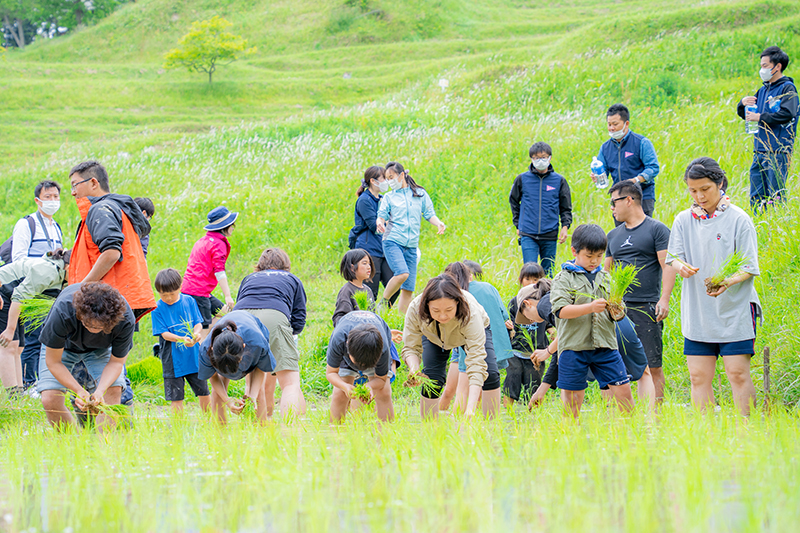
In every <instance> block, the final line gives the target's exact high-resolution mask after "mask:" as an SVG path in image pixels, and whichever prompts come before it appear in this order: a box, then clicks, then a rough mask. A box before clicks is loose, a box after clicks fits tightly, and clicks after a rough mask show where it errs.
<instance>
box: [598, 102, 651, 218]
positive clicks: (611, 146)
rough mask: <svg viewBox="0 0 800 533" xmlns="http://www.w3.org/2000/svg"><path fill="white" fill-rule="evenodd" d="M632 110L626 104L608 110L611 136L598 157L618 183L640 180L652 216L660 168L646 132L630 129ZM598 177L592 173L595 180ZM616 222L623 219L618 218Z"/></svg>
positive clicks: (608, 124)
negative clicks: (644, 133)
mask: <svg viewBox="0 0 800 533" xmlns="http://www.w3.org/2000/svg"><path fill="white" fill-rule="evenodd" d="M630 119H631V115H630V111H628V108H627V107H625V106H624V105H622V104H614V105H612V106H611V107H609V108H608V111H607V112H606V124H607V127H608V135H609V137H611V138H610V139H609V140H607V141H606V142H604V143H603V145H602V146H601V147H600V153H599V154H598V155H597V159H598V160H600V161H601V162H602V163H603V166H604V167H605V169H606V172H608V174H609V176H611V179H612V180H613V182H614V183H619V182H621V181H624V180H628V181H632V182H634V183H638V184H639V186H640V187H641V188H642V209H643V210H644V213H645V214H646V215H647V216H649V217H652V216H653V211H654V210H655V206H656V185H655V178H656V176H658V172H659V170H660V167H659V165H658V158H657V157H656V150H655V148H653V143H652V142H650V140H649V139H648V138H647V137H645V136H644V135H639V134H638V133H634V132H632V131H631V130H630V123H631V122H630ZM596 178H597V176H595V175H594V174H592V180H593V181H595V180H596ZM614 223H615V224H616V225H619V224H621V223H620V222H617V221H616V220H615V221H614Z"/></svg>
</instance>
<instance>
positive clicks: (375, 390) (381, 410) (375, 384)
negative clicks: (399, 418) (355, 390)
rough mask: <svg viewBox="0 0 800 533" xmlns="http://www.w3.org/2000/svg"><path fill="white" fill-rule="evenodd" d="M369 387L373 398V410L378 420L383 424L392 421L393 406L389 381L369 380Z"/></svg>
mask: <svg viewBox="0 0 800 533" xmlns="http://www.w3.org/2000/svg"><path fill="white" fill-rule="evenodd" d="M369 387H370V388H372V396H373V397H374V398H375V410H376V412H377V415H378V418H379V419H380V420H383V421H384V422H391V421H392V420H394V405H393V404H392V384H391V383H389V380H388V379H387V380H385V381H384V380H382V379H371V380H369Z"/></svg>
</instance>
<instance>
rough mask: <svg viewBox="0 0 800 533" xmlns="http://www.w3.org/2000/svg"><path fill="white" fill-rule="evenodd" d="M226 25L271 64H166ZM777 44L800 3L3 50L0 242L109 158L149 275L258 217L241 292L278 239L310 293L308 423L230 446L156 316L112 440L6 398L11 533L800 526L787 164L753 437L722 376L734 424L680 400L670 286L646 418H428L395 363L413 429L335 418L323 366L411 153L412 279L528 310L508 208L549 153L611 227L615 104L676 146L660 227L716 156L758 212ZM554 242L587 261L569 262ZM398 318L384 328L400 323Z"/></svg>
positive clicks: (167, 17) (305, 26)
mask: <svg viewBox="0 0 800 533" xmlns="http://www.w3.org/2000/svg"><path fill="white" fill-rule="evenodd" d="M215 14H219V15H221V16H225V17H226V18H228V19H229V20H231V21H232V22H233V23H234V31H236V32H239V33H241V34H242V35H243V36H244V37H245V38H247V39H248V40H249V41H250V42H251V44H252V45H255V46H257V47H258V52H257V54H255V55H253V56H251V57H249V58H248V59H246V60H243V61H241V62H237V63H234V64H232V65H230V66H228V67H225V68H222V69H220V70H219V71H218V72H217V74H215V82H214V83H213V84H212V85H208V83H206V79H205V78H204V77H203V76H202V75H200V76H197V75H190V74H189V73H181V72H177V71H164V70H163V69H162V62H163V54H164V53H166V51H167V50H168V49H169V48H171V47H173V46H174V43H175V42H177V39H178V38H179V37H180V36H181V35H182V34H183V33H185V32H186V30H187V29H188V26H189V25H190V23H191V22H192V21H194V20H199V19H204V18H210V17H211V16H213V15H215ZM768 45H778V46H781V47H782V48H783V49H784V50H786V51H787V52H788V53H789V55H790V57H792V58H793V59H794V58H798V57H800V5H798V4H797V3H796V2H792V1H780V0H769V1H746V2H745V1H736V0H733V1H721V0H717V1H715V0H710V1H704V2H694V1H684V0H677V1H670V2H667V1H661V0H653V1H638V0H632V1H621V2H613V3H611V2H599V1H597V0H574V1H564V2H557V3H554V4H550V5H547V6H541V5H538V4H535V3H533V2H526V1H521V0H518V1H512V0H502V1H498V2H483V1H475V2H464V1H457V0H441V1H435V2H433V1H432V2H428V1H426V2H422V1H419V0H386V1H374V2H351V1H347V2H345V1H333V0H330V1H320V2H311V1H310V0H297V1H295V2H281V1H274V2H266V1H264V0H252V1H244V0H236V1H233V0H231V1H222V2H209V1H204V0H186V1H184V2H178V3H175V2H166V0H139V1H137V2H136V3H134V4H127V5H124V6H122V7H121V8H120V9H119V10H118V11H117V12H115V13H114V14H112V15H111V16H109V17H108V18H106V19H104V20H102V21H101V22H99V23H98V24H97V25H95V26H91V27H87V28H81V29H79V30H78V31H75V32H73V33H71V34H69V35H67V36H65V37H60V38H58V39H55V40H52V41H50V42H37V43H34V44H33V45H31V46H29V47H28V48H27V49H26V50H24V51H19V50H9V51H8V52H7V53H5V54H3V55H2V56H0V97H1V98H2V102H3V104H2V106H0V120H2V122H3V128H2V130H1V132H0V161H1V162H2V163H3V165H2V168H3V170H4V171H3V174H2V175H0V195H2V197H3V199H4V202H2V203H1V204H0V228H2V229H3V230H4V233H5V234H10V232H11V228H12V226H13V224H14V222H15V221H16V220H17V219H18V218H19V217H21V216H22V215H24V214H27V213H29V212H31V211H33V209H34V206H33V200H32V198H31V196H32V191H33V187H34V185H35V184H36V183H37V182H38V181H39V180H41V179H45V178H49V179H55V180H57V181H59V182H61V183H62V184H64V183H67V181H68V176H67V174H68V171H69V169H70V168H71V167H72V166H73V165H74V164H76V163H78V162H80V161H83V160H85V159H89V158H96V159H98V160H100V161H101V162H103V164H104V165H105V166H106V167H107V168H108V170H109V173H110V175H111V184H112V189H113V190H114V191H115V192H120V193H125V194H130V195H132V196H149V197H151V198H152V199H153V200H154V202H155V204H156V215H155V218H154V219H153V233H152V237H151V244H150V253H149V256H148V261H149V268H150V273H151V277H154V276H155V273H156V272H157V271H158V270H160V269H162V268H166V267H174V268H177V269H179V270H183V269H184V268H185V267H186V261H187V259H188V255H189V251H190V249H191V247H192V245H193V243H194V242H195V241H196V240H197V239H198V238H199V237H200V236H202V235H203V231H202V226H203V225H204V223H205V222H204V221H205V215H206V213H207V212H208V211H209V210H210V209H212V208H213V207H215V206H217V205H219V204H223V203H224V204H225V205H227V206H228V207H229V208H230V209H231V210H234V211H239V212H240V213H241V215H240V219H239V222H238V223H237V228H236V231H235V233H234V235H233V237H232V238H231V244H232V247H233V252H232V254H231V257H230V260H229V262H228V276H229V279H231V281H232V284H233V286H234V287H236V286H237V285H238V282H239V280H241V279H242V278H243V277H244V276H245V275H246V274H247V273H249V272H251V271H252V269H253V266H254V264H255V262H256V260H257V259H258V257H259V255H260V253H261V251H262V250H263V249H264V248H265V247H267V246H278V247H281V248H283V249H284V250H286V251H287V253H288V254H289V256H290V258H291V260H292V272H293V273H295V274H296V275H298V276H299V277H300V279H301V280H303V282H304V284H305V288H306V291H307V294H308V297H309V323H308V325H307V327H306V330H305V331H304V332H303V333H302V334H301V335H300V338H299V342H300V348H301V353H302V360H301V379H302V383H303V389H304V392H305V394H306V396H307V397H308V398H309V400H310V409H309V413H308V414H307V415H306V416H304V417H293V418H291V419H289V420H275V421H272V422H270V423H269V424H268V425H266V426H264V427H261V426H256V425H254V424H253V423H252V422H251V421H249V420H245V419H239V418H235V419H234V420H232V422H231V423H230V424H229V425H228V426H227V427H225V428H220V427H218V426H217V425H216V424H215V423H214V422H212V421H210V420H208V419H206V418H205V417H204V416H203V415H202V413H201V412H200V410H199V408H198V407H197V404H196V403H195V402H193V401H192V400H190V401H189V402H188V405H189V407H188V410H187V413H186V415H185V417H182V418H181V417H179V418H175V417H173V416H172V415H171V414H169V407H168V406H167V403H166V402H165V401H164V399H163V386H162V384H161V378H160V363H159V361H158V360H157V359H155V358H153V357H152V356H151V355H150V354H151V350H150V347H151V346H152V344H153V338H152V337H151V336H150V335H148V334H147V332H148V331H149V330H150V324H149V321H148V320H147V319H145V320H143V321H142V323H141V325H142V328H141V329H142V330H143V333H140V334H137V336H136V338H135V346H134V350H133V351H132V352H131V354H130V356H129V359H128V364H129V370H130V377H131V379H132V381H133V383H134V392H135V399H136V403H135V407H134V410H133V412H132V413H131V414H130V415H128V416H126V417H124V419H123V420H122V421H121V422H122V423H121V424H120V426H121V427H120V428H119V429H118V430H117V431H114V432H111V433H106V434H97V433H94V432H91V431H75V432H73V433H65V434H58V433H55V432H53V431H52V430H51V429H50V428H48V427H47V424H46V422H45V418H44V413H43V412H42V410H41V407H40V404H39V403H38V402H37V401H35V400H32V399H30V398H24V399H9V398H8V397H7V396H6V395H5V394H4V393H2V392H0V532H6V531H7V532H22V531H26V532H33V531H58V532H64V531H72V532H78V531H126V532H127V531H130V532H173V531H195V532H250V531H314V532H316V531H359V532H360V531H364V532H367V531H454V532H455V531H480V532H483V531H487V532H489V531H576V530H589V529H591V530H593V531H615V532H616V531H636V532H649V531H654V532H662V531H664V532H666V531H698V532H706V531H714V532H717V531H719V532H727V531H781V532H783V531H791V530H794V529H795V528H796V524H797V522H798V518H800V516H798V514H800V492H798V490H797V486H798V464H797V458H798V456H799V455H800V454H799V453H798V451H800V450H798V447H799V446H800V444H798V443H800V439H799V438H798V436H799V435H798V422H800V420H798V411H797V407H796V406H797V402H798V399H800V366H799V365H798V361H797V358H798V353H800V341H798V338H797V335H796V334H795V332H796V331H798V328H800V319H799V318H798V313H797V305H796V302H797V300H798V283H797V282H796V280H795V279H794V275H795V274H797V273H799V272H800V239H799V238H798V235H797V228H798V224H800V214H798V213H800V209H798V208H799V207H800V205H798V203H800V200H798V193H799V192H800V189H799V188H798V182H797V165H796V164H794V165H793V166H792V168H791V170H790V179H789V189H790V198H789V200H788V202H787V204H786V207H785V208H784V209H776V210H771V211H769V212H767V213H766V214H762V215H758V216H756V217H755V219H754V222H755V223H756V228H757V230H758V237H759V260H760V268H761V276H759V277H758V279H757V281H756V287H757V289H758V292H759V295H760V298H761V302H762V305H763V307H764V310H765V315H766V316H765V321H764V323H763V325H761V326H760V327H759V331H758V339H757V342H756V344H757V352H758V353H757V355H756V357H755V358H754V359H753V362H752V372H753V376H754V380H755V382H756V388H757V390H758V399H759V409H757V410H756V411H754V413H753V415H752V416H751V418H750V419H749V420H746V421H745V420H742V419H741V418H740V417H738V416H737V415H736V414H735V411H734V409H733V406H732V400H731V396H730V386H729V385H728V383H727V381H726V379H725V377H724V372H722V367H721V364H720V366H719V368H718V376H717V378H715V390H716V393H717V398H718V400H719V403H720V406H719V408H718V409H717V410H716V411H715V412H714V413H709V414H707V415H705V416H704V415H701V414H699V413H697V412H695V410H694V409H692V408H691V407H690V406H689V377H688V372H687V370H686V364H685V361H684V359H683V356H682V355H681V350H682V336H681V332H680V307H679V302H680V288H679V286H678V287H676V290H675V291H674V293H673V297H672V303H671V312H670V315H669V317H668V319H667V320H666V327H665V336H664V340H665V356H664V365H665V366H664V368H665V373H666V376H667V390H666V398H665V402H664V405H663V406H662V407H661V409H660V411H659V413H658V415H657V416H655V417H653V416H647V415H646V414H645V413H644V412H643V408H642V407H641V406H637V411H636V412H634V413H633V414H632V415H630V416H621V415H619V414H618V413H617V412H616V411H614V410H607V409H606V408H605V407H604V405H603V402H602V401H601V399H600V396H599V394H598V393H597V391H596V390H595V389H590V391H589V393H588V395H587V402H586V404H585V406H584V412H583V413H582V418H581V423H580V425H576V424H574V423H572V422H569V421H566V420H564V419H563V418H562V415H561V409H560V404H559V402H558V399H557V397H556V395H555V394H554V393H551V394H550V396H548V399H547V400H546V402H545V404H544V405H543V406H542V407H541V408H539V409H537V410H536V411H534V412H533V413H529V412H528V411H527V409H526V408H525V407H524V406H523V405H517V406H516V407H515V408H514V409H511V410H508V411H504V412H503V414H502V416H500V417H498V418H497V419H494V420H484V419H482V418H480V417H478V418H475V419H472V420H465V419H462V418H460V417H457V416H450V415H448V416H443V417H441V418H440V419H439V420H438V421H436V422H423V421H421V420H420V418H419V415H418V397H417V394H418V391H417V390H412V389H406V388H403V387H402V384H401V381H402V378H403V374H402V373H401V375H400V377H399V379H398V382H397V383H396V384H395V386H394V392H393V396H394V399H395V406H396V410H397V418H396V420H395V421H394V422H393V423H391V424H386V425H379V424H378V422H377V419H376V417H375V415H374V412H373V411H372V410H370V409H365V410H363V412H358V413H355V414H354V415H353V416H348V418H347V420H346V422H345V423H344V424H343V425H341V426H337V427H331V426H330V425H329V423H328V402H329V400H328V396H329V394H330V387H329V385H328V383H327V381H326V380H325V376H324V373H325V361H324V355H325V349H326V345H327V339H328V337H329V335H330V333H331V330H332V326H331V321H330V317H331V314H332V312H333V309H334V301H335V297H336V293H337V292H338V289H339V288H340V286H341V285H342V283H343V280H342V279H341V278H340V277H339V276H338V264H339V260H340V258H341V256H342V254H343V253H344V252H345V251H346V248H347V232H348V230H349V229H350V227H351V226H352V212H353V205H354V202H355V189H356V188H357V187H358V184H359V180H360V177H361V175H362V173H363V170H364V169H366V168H367V167H368V166H370V165H373V164H385V163H386V162H388V161H391V160H396V161H400V162H401V163H403V164H404V165H405V166H406V168H408V169H409V170H410V172H411V174H412V175H413V176H414V177H415V179H416V180H417V182H418V183H420V184H421V185H422V186H424V187H425V188H426V189H427V190H428V192H429V193H430V195H431V197H432V199H433V202H434V205H435V206H436V211H437V215H438V216H439V218H441V219H442V220H443V221H444V222H445V223H446V224H447V232H446V233H445V235H443V236H437V235H435V230H434V229H433V228H432V227H426V225H424V226H423V230H422V238H421V243H420V249H421V252H422V260H421V263H420V272H419V276H418V282H417V287H418V289H420V288H421V287H422V286H423V285H424V283H425V282H426V281H427V279H429V278H430V277H432V276H434V275H436V274H438V273H439V272H441V270H442V269H443V268H444V266H445V265H446V264H447V263H449V262H451V261H453V260H460V259H464V258H468V259H472V260H475V261H478V262H480V263H481V264H482V265H483V267H484V270H485V271H486V273H487V276H488V280H489V281H491V282H492V283H494V284H495V285H496V286H497V288H498V289H499V291H500V293H501V295H502V296H503V298H504V299H505V300H507V299H509V298H511V296H512V295H514V294H515V293H516V291H517V289H518V287H517V285H516V278H517V274H518V272H519V268H520V266H521V253H520V251H519V248H518V246H517V245H516V238H515V232H514V228H513V226H512V225H511V213H510V209H509V206H508V193H509V190H510V187H511V183H512V181H513V179H514V177H515V176H516V175H517V174H518V173H520V172H522V171H523V170H524V169H525V167H526V166H527V162H528V158H527V150H528V147H529V146H530V145H531V144H532V143H533V142H534V141H539V140H543V141H546V142H548V143H550V144H551V146H552V147H553V152H554V153H553V165H554V167H555V169H556V170H557V171H558V172H560V173H562V174H563V175H564V176H565V177H566V178H567V180H568V181H569V183H570V187H571V189H572V195H573V206H574V214H575V224H576V225H577V224H579V223H584V222H594V223H598V224H600V225H602V226H603V227H604V228H606V229H607V230H609V229H611V228H612V227H613V221H612V218H611V214H610V209H609V207H608V197H607V196H606V195H605V194H604V192H602V191H597V190H595V189H594V187H593V185H592V183H591V180H590V179H589V176H588V168H589V163H590V161H591V158H592V156H593V155H596V153H597V151H598V149H599V146H600V144H601V143H602V142H603V141H604V140H605V139H606V138H607V134H606V129H605V110H606V108H607V107H608V106H609V105H610V104H612V103H616V102H623V103H626V104H627V105H628V106H629V107H630V108H631V112H632V121H631V129H632V130H633V131H636V132H638V133H642V134H644V135H646V136H647V137H648V138H649V139H651V140H652V141H653V144H654V146H655V149H656V152H657V154H658V158H659V162H660V164H661V173H660V175H659V176H658V178H657V197H658V201H657V204H656V218H658V219H660V220H662V221H663V222H664V223H666V224H667V225H668V226H671V224H672V219H673V217H674V216H675V214H676V213H678V212H679V211H681V210H683V209H686V208H687V207H688V206H689V204H690V200H689V197H688V194H686V192H685V188H684V186H683V182H682V175H683V169H684V168H685V166H686V164H687V163H688V162H689V161H691V160H692V159H694V158H695V157H698V156H704V155H705V156H711V157H714V158H715V159H717V160H718V161H719V162H720V164H721V166H722V167H723V169H725V170H726V172H727V174H728V178H729V180H730V182H731V186H730V188H729V194H730V195H731V197H732V199H733V201H734V203H736V204H738V205H740V206H746V205H747V202H748V186H749V183H748V169H749V166H750V161H751V157H752V155H751V150H752V138H751V137H749V136H747V135H745V134H744V125H743V122H742V121H741V120H740V119H739V118H738V116H736V113H735V105H736V103H737V101H739V100H740V99H741V98H742V97H743V96H745V95H747V94H753V93H754V91H755V90H756V89H757V87H758V86H759V83H760V82H759V79H758V60H759V53H760V51H761V50H762V49H763V48H764V47H766V46H768ZM795 67H796V65H795V64H794V63H792V64H790V66H789V68H788V70H787V75H789V76H792V75H793V74H794V71H795ZM441 79H446V80H447V81H448V83H447V87H446V88H445V89H443V88H442V87H441V85H440V83H439V82H440V80H441ZM56 219H57V220H58V221H59V222H60V223H61V225H62V227H63V228H64V235H65V237H67V239H68V240H69V238H70V237H71V236H72V235H74V230H75V227H76V220H77V209H76V207H75V205H74V202H73V201H72V200H71V198H68V195H67V194H66V193H65V194H63V195H62V209H61V211H59V213H58V214H57V215H56ZM558 253H559V256H558V258H559V261H558V262H560V261H561V260H566V259H568V258H569V251H568V248H567V247H565V246H560V247H559V252H558ZM402 320H403V319H402V317H400V316H397V315H393V316H391V317H390V322H391V323H392V324H391V325H392V326H393V327H399V326H401V325H402ZM766 347H769V348H770V356H771V357H770V368H769V371H770V377H771V379H770V383H769V390H767V387H766V386H765V385H766V384H765V382H764V373H765V368H764V364H763V357H762V356H761V352H762V350H763V349H764V348H766ZM238 387H239V389H236V390H239V391H241V388H240V386H238ZM188 396H191V394H188Z"/></svg>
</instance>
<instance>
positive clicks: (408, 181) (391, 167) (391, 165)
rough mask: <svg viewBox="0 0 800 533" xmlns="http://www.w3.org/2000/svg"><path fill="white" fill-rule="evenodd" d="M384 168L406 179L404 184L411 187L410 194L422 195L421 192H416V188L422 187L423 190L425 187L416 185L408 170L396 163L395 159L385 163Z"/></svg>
mask: <svg viewBox="0 0 800 533" xmlns="http://www.w3.org/2000/svg"><path fill="white" fill-rule="evenodd" d="M386 170H391V171H392V172H394V173H396V174H398V175H400V174H402V175H403V177H405V179H406V184H407V185H408V186H409V187H410V188H411V195H412V196H417V197H419V196H422V193H420V192H418V191H417V189H422V190H423V191H424V190H425V189H424V188H423V187H420V186H419V185H417V182H416V181H414V178H412V177H411V176H410V175H409V173H408V170H406V169H405V168H403V165H401V164H400V163H397V162H396V161H390V162H388V163H386Z"/></svg>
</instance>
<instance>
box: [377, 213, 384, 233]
mask: <svg viewBox="0 0 800 533" xmlns="http://www.w3.org/2000/svg"><path fill="white" fill-rule="evenodd" d="M375 232H376V233H386V221H385V220H383V219H382V218H381V217H378V218H376V219H375Z"/></svg>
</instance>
